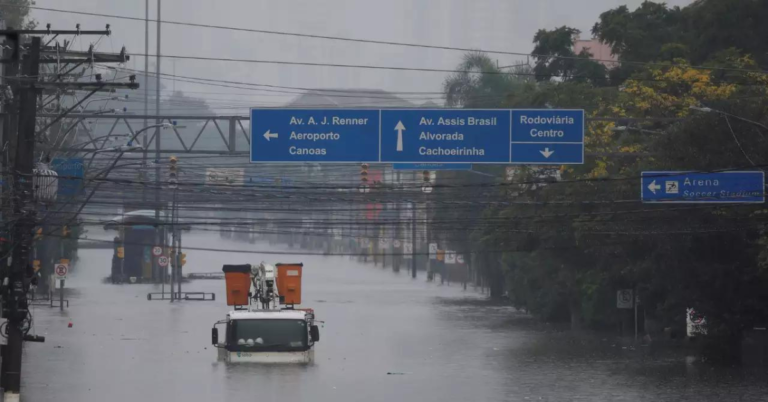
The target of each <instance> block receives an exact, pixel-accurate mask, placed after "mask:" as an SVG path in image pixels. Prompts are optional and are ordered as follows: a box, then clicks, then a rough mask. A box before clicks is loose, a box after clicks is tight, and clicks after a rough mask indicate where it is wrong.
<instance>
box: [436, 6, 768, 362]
mask: <svg viewBox="0 0 768 402" xmlns="http://www.w3.org/2000/svg"><path fill="white" fill-rule="evenodd" d="M766 10H768V3H766V2H760V1H752V0H736V1H726V0H700V1H697V2H694V3H693V4H692V5H690V6H688V7H685V8H683V9H680V8H667V7H666V6H665V5H664V4H659V3H652V2H644V3H643V4H642V5H641V6H640V7H639V8H638V9H637V10H635V11H629V10H628V9H627V8H626V7H624V6H622V7H618V8H616V9H614V10H610V11H607V12H605V13H603V14H602V15H601V17H600V22H598V23H597V24H596V25H595V27H594V29H593V33H594V34H595V35H596V36H597V37H598V38H600V39H601V40H603V41H605V42H606V43H608V44H609V45H610V46H611V47H612V49H613V51H614V53H616V54H617V55H618V56H619V59H620V60H631V61H641V62H643V61H648V62H651V61H652V62H654V63H650V64H637V63H627V64H624V65H623V66H621V67H618V68H615V69H613V70H611V71H610V72H609V75H610V77H611V81H612V83H613V84H614V85H613V86H604V83H605V82H604V81H605V80H604V79H603V80H600V79H597V77H603V78H604V77H605V71H604V70H599V69H592V67H593V66H592V67H589V68H587V67H588V65H586V64H585V65H583V66H580V65H579V64H578V62H579V61H580V60H579V59H580V58H584V59H585V60H586V58H587V57H588V55H587V54H582V55H574V54H573V52H572V50H571V49H572V48H573V38H574V35H576V34H577V33H578V31H577V30H575V29H572V28H568V27H560V28H557V29H554V30H552V31H547V30H539V31H538V32H537V33H536V35H535V38H534V42H535V44H536V47H535V49H534V51H533V53H534V54H535V56H534V58H535V60H536V66H535V67H534V72H535V75H536V78H537V82H531V81H517V80H515V79H513V78H512V77H505V76H503V75H502V76H501V77H499V74H498V73H499V71H498V70H497V69H495V65H494V64H493V63H492V62H491V61H490V59H488V58H487V57H485V56H483V55H480V54H472V55H469V56H467V59H465V63H464V64H462V69H466V70H468V71H469V70H471V71H473V73H466V74H460V75H458V76H455V77H452V79H451V80H449V81H447V82H446V86H445V88H446V96H447V98H448V101H449V102H448V103H449V105H451V106H460V107H477V106H479V105H480V103H477V102H476V99H477V98H475V95H477V94H496V96H495V97H489V98H484V99H485V103H482V105H483V106H484V107H532V108H579V109H585V110H586V113H587V115H588V116H590V117H596V118H599V117H609V118H617V117H618V118H641V119H647V118H674V119H677V120H671V121H670V120H661V121H657V122H654V123H650V122H647V123H632V122H629V121H627V122H612V121H600V120H599V119H597V120H595V121H593V122H591V123H589V124H588V125H587V132H586V138H585V144H586V148H587V149H586V150H587V153H588V154H590V153H591V154H592V155H593V156H590V157H587V160H586V163H585V164H584V165H576V166H569V167H561V168H560V173H561V174H562V178H563V180H564V181H563V182H560V183H556V184H546V183H544V184H541V183H536V184H531V183H532V181H535V180H536V179H537V177H538V176H537V172H538V170H537V168H535V167H528V168H520V169H519V170H518V171H517V175H516V176H515V177H514V182H513V183H507V184H506V185H503V186H499V187H498V188H497V190H496V191H497V192H498V193H496V194H493V195H484V196H489V197H490V196H493V197H494V199H497V198H498V197H502V198H506V199H510V200H514V201H515V202H510V203H509V204H508V205H504V206H498V205H497V206H494V207H489V208H486V209H485V210H484V211H483V212H482V213H478V214H476V215H473V216H474V219H475V220H474V221H471V222H470V224H469V227H468V228H467V231H466V233H469V234H468V235H466V236H465V237H463V238H462V241H464V242H468V243H471V247H472V248H473V249H475V250H499V249H501V250H504V252H503V254H502V255H501V258H500V259H497V257H496V256H497V254H495V253H491V252H488V253H487V255H485V256H484V258H483V259H482V262H481V265H482V266H480V267H478V269H479V270H480V272H482V273H483V275H485V276H486V278H487V279H488V280H489V281H491V282H492V284H494V282H496V281H502V282H503V284H504V286H505V287H506V290H507V292H508V293H509V297H510V301H511V302H512V304H513V305H515V306H516V307H519V308H522V309H526V310H528V311H530V312H531V313H533V314H535V315H537V316H539V317H541V318H543V319H546V320H555V321H565V320H568V319H571V320H572V322H582V323H584V324H586V325H588V326H591V327H602V328H609V327H612V326H614V325H615V324H616V322H617V320H618V314H619V313H618V312H617V311H616V308H615V297H616V296H615V295H616V291H617V290H618V289H626V288H635V289H637V291H638V293H639V295H640V298H641V300H642V303H643V307H644V310H645V314H646V315H647V316H648V317H653V318H654V319H656V320H658V321H659V322H661V323H662V325H664V326H678V327H679V326H682V325H683V324H684V319H685V318H684V312H685V309H686V308H689V307H694V308H696V310H697V311H699V312H700V313H702V314H704V315H705V316H706V317H707V321H708V323H709V327H708V328H709V332H710V336H711V339H712V340H713V342H714V343H712V344H711V345H718V346H717V347H711V348H710V349H709V351H711V352H713V353H712V355H713V356H716V355H720V356H721V357H722V356H733V355H734V353H736V351H737V350H738V339H739V336H740V334H741V331H742V330H743V329H745V328H752V327H754V326H764V325H765V324H766V323H768V292H766V291H765V289H768V251H766V245H768V230H766V223H768V209H766V208H765V207H764V206H749V205H740V206H711V205H710V206H704V207H699V206H697V207H691V206H683V207H672V206H670V205H653V206H651V205H645V204H641V203H640V202H639V200H638V188H637V180H636V179H635V178H633V177H636V176H637V175H639V173H640V172H641V171H644V170H705V171H706V170H720V169H746V168H751V169H757V168H758V167H752V165H753V164H755V165H758V166H763V165H766V164H768V157H766V156H765V155H768V129H765V127H760V126H759V124H762V125H763V126H768V75H766V74H764V73H763V72H762V71H760V68H759V66H760V63H762V62H764V59H765V57H766V55H768V52H766V46H768V45H766V43H768V42H766V41H765V40H763V39H762V38H765V37H768V34H762V36H761V34H760V33H763V32H765V28H764V27H763V26H762V25H761V26H758V24H757V23H756V21H760V19H759V17H760V16H763V17H762V20H766V19H767V17H765V13H766ZM694 19H695V20H694ZM740 21H743V23H739V22H740ZM557 56H562V57H557ZM574 56H576V57H575V58H574ZM590 63H592V62H590ZM594 64H596V63H594ZM697 64H703V65H705V66H706V67H711V68H712V69H710V68H699V67H696V65H697ZM491 72H492V74H491ZM484 73H485V74H484ZM486 75H487V76H486ZM552 76H559V77H562V78H561V79H558V80H550V79H549V78H550V77H552ZM590 77H591V78H590ZM449 83H450V85H449ZM616 83H621V85H620V86H618V85H615V84H616ZM491 99H493V100H495V102H494V101H491ZM701 105H706V106H708V107H711V108H712V109H715V110H719V111H723V112H725V113H716V112H709V113H704V112H698V111H692V110H691V108H690V107H691V106H701ZM733 115H736V116H738V117H740V118H736V117H733ZM755 123H757V124H755ZM632 124H635V125H637V124H642V126H641V127H638V128H641V129H642V130H615V129H616V126H617V125H627V126H632ZM500 176H501V174H500ZM621 178H632V179H631V180H623V179H621ZM453 179H455V178H452V180H453ZM595 179H597V180H595ZM443 213H445V212H442V211H438V212H437V214H438V215H440V214H443ZM447 218H448V219H451V217H450V216H448V217H447Z"/></svg>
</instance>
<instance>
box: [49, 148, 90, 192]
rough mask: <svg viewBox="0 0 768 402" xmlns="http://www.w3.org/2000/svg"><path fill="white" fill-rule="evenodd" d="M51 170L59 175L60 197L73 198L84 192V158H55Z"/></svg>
mask: <svg viewBox="0 0 768 402" xmlns="http://www.w3.org/2000/svg"><path fill="white" fill-rule="evenodd" d="M51 169H53V170H55V171H56V173H58V175H59V192H58V195H59V196H64V197H72V196H77V195H80V194H81V193H82V192H83V188H84V187H83V174H84V172H85V169H84V165H83V158H79V157H77V158H53V160H52V161H51Z"/></svg>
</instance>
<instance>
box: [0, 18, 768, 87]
mask: <svg viewBox="0 0 768 402" xmlns="http://www.w3.org/2000/svg"><path fill="white" fill-rule="evenodd" d="M0 5H4V6H9V7H21V6H19V5H17V4H13V3H0ZM28 8H30V9H34V10H40V11H48V12H56V13H66V14H76V15H88V16H93V17H103V18H115V19H122V20H130V21H140V22H145V21H148V22H158V21H157V20H154V19H150V20H147V19H144V18H139V17H129V16H123V15H115V14H104V13H93V12H86V11H74V10H64V9H56V8H50V7H38V6H28ZM159 22H160V23H161V24H168V25H178V26H188V27H195V28H209V29H220V30H229V31H236V32H250V33H260V34H268V35H280V36H293V37H300V38H311V39H323V40H334V41H343V42H355V43H367V44H376V45H387V46H401V47H411V48H420V49H435V50H448V51H458V52H464V53H469V52H481V53H488V54H500V55H508V56H525V57H529V56H532V57H539V58H551V59H564V60H585V59H584V58H582V57H578V56H558V55H550V54H536V53H525V52H511V51H503V50H490V49H477V48H475V49H473V48H462V47H453V46H441V45H427V44H420V43H409V42H396V41H383V40H373V39H360V38H348V37H341V36H330V35H318V34H303V33H297V32H285V31H273V30H266V29H253V28H239V27H231V26H223V25H213V24H200V23H193V22H182V21H170V20H160V21H159ZM149 56H150V57H154V56H153V55H149ZM161 57H167V56H165V55H162V56H161ZM588 60H591V61H596V62H601V63H613V64H616V65H621V64H630V65H640V66H659V67H664V66H667V65H666V64H663V63H654V62H642V61H629V60H621V61H616V60H610V59H588ZM690 67H691V68H694V69H701V70H711V71H736V72H749V73H759V74H768V72H766V71H762V70H750V69H742V68H732V67H710V66H690Z"/></svg>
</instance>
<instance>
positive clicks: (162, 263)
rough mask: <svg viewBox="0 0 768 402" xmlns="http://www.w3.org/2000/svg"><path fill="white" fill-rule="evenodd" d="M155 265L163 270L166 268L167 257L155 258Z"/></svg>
mask: <svg viewBox="0 0 768 402" xmlns="http://www.w3.org/2000/svg"><path fill="white" fill-rule="evenodd" d="M157 265H159V266H161V267H163V268H165V267H167V266H168V257H166V256H164V255H161V256H160V257H157Z"/></svg>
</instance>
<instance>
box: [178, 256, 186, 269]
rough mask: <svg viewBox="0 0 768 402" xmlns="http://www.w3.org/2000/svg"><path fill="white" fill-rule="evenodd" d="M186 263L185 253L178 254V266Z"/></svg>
mask: <svg viewBox="0 0 768 402" xmlns="http://www.w3.org/2000/svg"><path fill="white" fill-rule="evenodd" d="M186 263H187V253H181V254H179V265H181V266H182V267H183V266H184V265H185V264H186Z"/></svg>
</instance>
